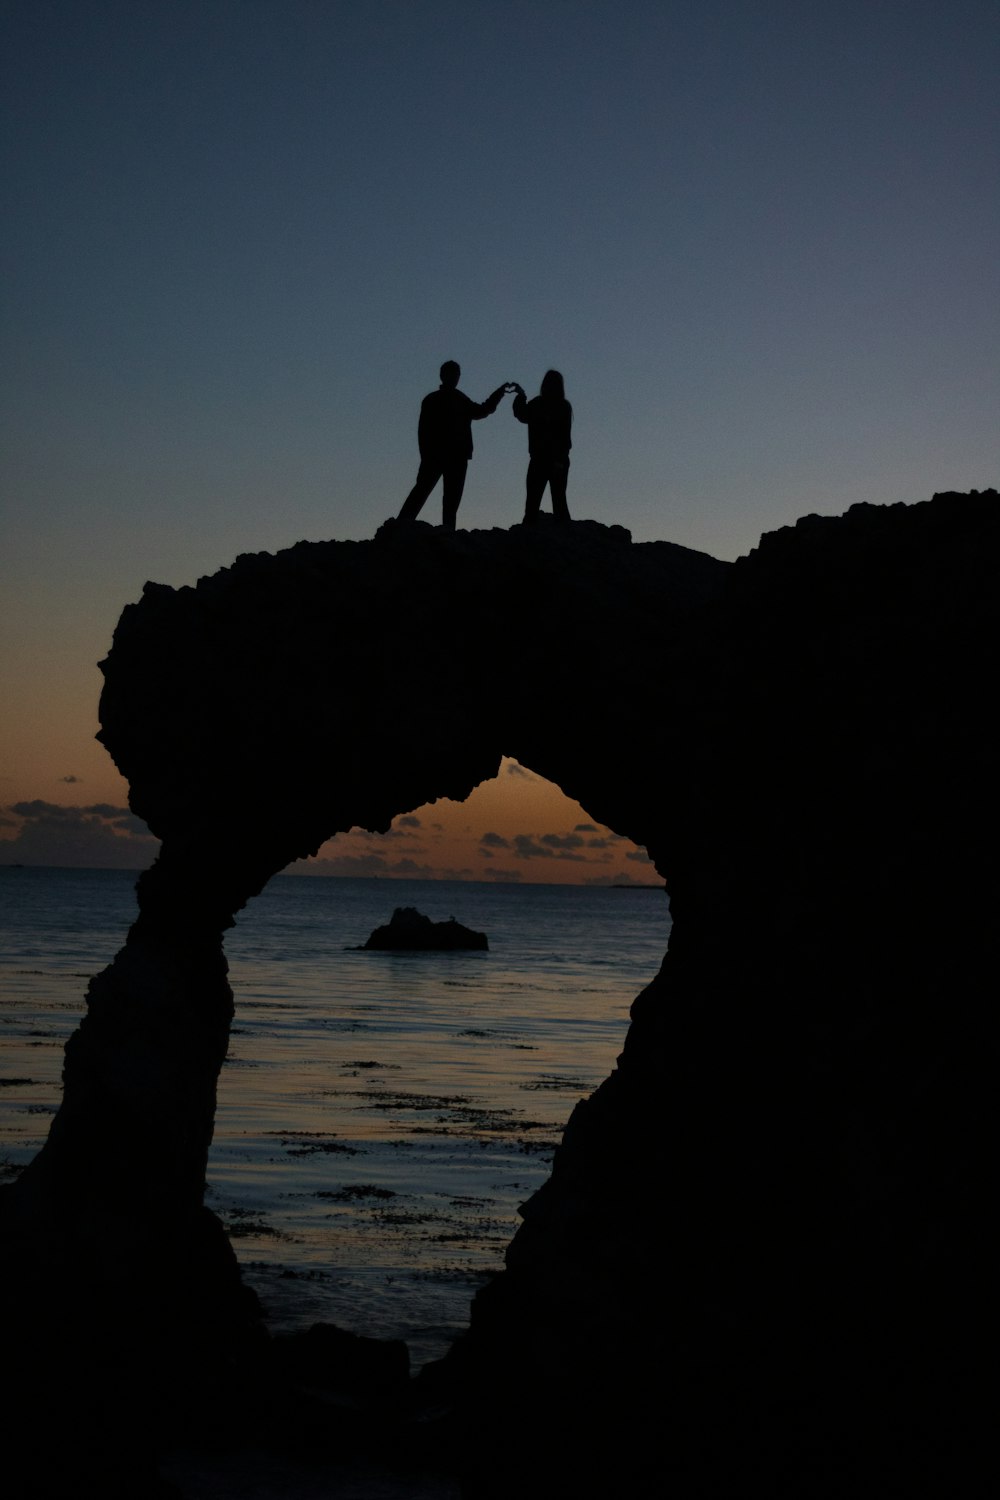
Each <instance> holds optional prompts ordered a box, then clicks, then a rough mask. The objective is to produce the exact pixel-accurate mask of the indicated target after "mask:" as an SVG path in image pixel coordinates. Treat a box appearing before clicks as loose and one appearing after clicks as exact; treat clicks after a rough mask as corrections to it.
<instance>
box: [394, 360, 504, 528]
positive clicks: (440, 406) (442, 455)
mask: <svg viewBox="0 0 1000 1500" xmlns="http://www.w3.org/2000/svg"><path fill="white" fill-rule="evenodd" d="M461 373H462V371H461V369H460V368H459V366H458V365H457V364H456V363H455V361H454V360H453V359H448V360H445V362H444V364H443V365H442V366H441V384H440V386H439V388H438V389H437V390H436V391H431V393H430V395H429V396H425V397H424V399H423V401H422V402H421V405H420V423H419V426H418V427H417V442H418V444H419V447H420V468H419V469H418V470H417V482H416V484H415V485H414V486H413V488H412V490H411V491H410V493H409V494H408V495H407V497H406V499H405V500H404V501H403V508H402V510H401V511H400V512H399V519H400V520H401V521H413V520H415V519H416V517H417V516H418V515H419V514H420V508H421V506H422V505H423V503H424V501H425V500H426V499H427V496H428V495H429V494H430V492H431V490H432V489H433V488H434V486H435V485H436V484H437V482H438V480H439V479H440V480H442V481H443V484H442V510H441V524H442V525H443V526H447V527H448V528H449V530H451V531H454V530H455V518H456V516H457V515H458V507H459V504H460V503H461V499H462V491H463V489H464V488H465V471H466V469H467V468H468V467H469V459H470V458H471V457H472V424H473V422H477V421H478V420H479V419H480V417H488V416H491V415H492V413H493V412H495V411H496V409H497V407H498V406H499V405H500V401H501V399H502V397H503V395H504V393H505V391H506V389H507V386H506V385H501V386H498V387H497V389H496V390H495V391H494V392H493V394H492V396H487V398H486V400H485V401H483V402H482V403H481V404H479V403H477V402H475V401H471V400H470V399H469V397H468V396H466V395H465V394H464V392H462V391H460V390H459V389H458V380H459V376H460V375H461Z"/></svg>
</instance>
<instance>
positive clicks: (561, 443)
mask: <svg viewBox="0 0 1000 1500" xmlns="http://www.w3.org/2000/svg"><path fill="white" fill-rule="evenodd" d="M511 384H512V385H513V388H514V391H515V393H516V394H515V396H514V402H513V408H512V410H513V412H514V415H515V417H516V418H517V420H518V421H519V422H524V423H526V424H527V428H528V474H527V478H526V481H525V488H526V494H525V502H524V519H525V521H526V522H531V521H535V520H537V519H538V514H539V511H540V510H541V505H542V496H543V494H544V493H545V486H546V485H548V487H549V493H550V494H551V496H552V514H553V515H554V516H555V518H556V520H557V521H568V520H569V519H570V515H569V507H568V506H567V504H566V481H567V480H568V478H569V450H570V448H572V446H573V440H572V437H571V436H570V434H571V431H572V427H573V408H572V407H571V406H570V404H569V402H568V401H567V400H566V389H565V386H564V384H563V378H562V376H561V375H560V373H559V371H558V370H547V371H546V372H545V376H544V378H543V380H542V385H541V389H540V391H539V393H538V395H537V396H535V397H534V399H533V400H531V401H529V400H528V398H527V397H526V396H525V394H524V391H523V389H522V388H521V386H519V385H518V384H517V383H516V381H512V382H511Z"/></svg>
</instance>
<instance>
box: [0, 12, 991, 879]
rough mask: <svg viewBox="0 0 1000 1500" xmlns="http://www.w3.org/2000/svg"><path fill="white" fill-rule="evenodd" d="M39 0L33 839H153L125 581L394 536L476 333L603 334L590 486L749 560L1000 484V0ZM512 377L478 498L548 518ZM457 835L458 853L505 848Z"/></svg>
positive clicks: (11, 597)
mask: <svg viewBox="0 0 1000 1500" xmlns="http://www.w3.org/2000/svg"><path fill="white" fill-rule="evenodd" d="M0 27H2V33H3V34H2V36H0V46H2V52H3V59H4V60H3V64H2V68H3V76H2V89H3V108H4V111H5V117H6V118H5V123H4V131H3V188H4V205H3V207H4V217H5V225H6V227H5V233H4V236H3V244H2V272H3V330H2V332H3V345H4V350H5V355H4V366H3V388H2V406H3V412H2V415H3V428H4V434H5V457H4V460H3V471H2V485H3V490H2V493H3V508H4V519H3V546H2V549H0V609H2V622H0V627H2V631H3V659H2V666H0V672H2V678H0V702H2V705H3V716H2V722H0V808H5V809H6V811H4V812H0V836H7V837H12V836H15V835H18V834H19V833H20V832H21V830H22V829H24V828H26V827H28V826H29V825H30V824H31V821H32V819H31V814H30V813H27V814H26V813H25V812H24V811H23V809H25V808H30V807H35V808H36V814H35V821H36V823H37V822H39V821H40V820H42V819H43V818H44V817H48V818H49V819H50V821H52V820H55V821H58V820H59V819H60V818H61V820H62V823H63V825H64V829H65V831H66V839H67V840H68V841H71V837H72V839H76V840H77V843H76V844H75V845H74V847H75V848H76V849H77V850H78V852H79V851H80V850H84V851H85V850H86V848H88V847H90V846H89V845H87V844H86V837H87V834H86V830H87V828H90V829H91V830H93V828H94V827H96V826H97V825H100V827H101V829H103V833H101V835H100V837H98V836H97V835H94V838H93V839H92V841H91V842H92V844H93V845H94V847H96V843H94V840H96V841H97V842H100V839H102V838H105V835H106V837H107V838H113V839H115V840H116V845H115V847H114V848H113V849H112V853H114V854H115V855H119V854H120V852H121V851H120V850H119V849H118V848H117V844H118V843H121V841H122V840H126V841H127V840H130V839H133V838H135V837H136V836H137V835H136V832H135V829H134V827H133V826H132V825H131V824H129V823H128V822H126V821H122V817H121V815H120V814H119V813H118V812H116V811H115V810H116V809H122V808H123V807H124V804H125V797H126V791H125V787H124V784H123V783H122V781H121V779H120V777H118V775H117V773H116V772H115V771H114V768H113V766H112V765H111V764H110V761H109V760H108V758H107V756H106V755H105V753H104V751H103V750H102V749H101V748H100V747H99V746H98V745H96V744H95V743H94V741H93V734H94V731H95V729H96V704H97V696H98V692H99V689H100V678H99V674H98V673H97V670H96V666H95V663H96V662H97V661H98V660H99V659H100V657H101V656H103V655H104V654H105V652H106V651H107V648H108V645H109V643H110V639H111V633H112V630H113V628H114V623H115V620H116V619H117V616H118V614H119V613H120V610H121V608H122V606H123V605H124V604H125V603H126V602H128V601H129V600H132V599H135V598H136V597H138V595H139V593H140V591H141V588H142V584H143V583H144V582H145V580H146V579H147V578H152V579H156V580H158V581H160V582H166V583H172V584H175V585H179V584H182V583H190V582H193V581H194V580H195V579H197V578H198V577H199V576H200V575H202V574H204V573H209V572H214V571H215V570H216V569H217V568H218V567H220V566H224V565H225V564H227V563H228V562H230V561H231V560H232V559H233V557H235V556H236V555H237V554H238V553H240V552H246V551H258V550H262V549H267V550H269V551H274V550H276V549H277V548H280V547H284V546H288V545H290V544H292V543H294V542H296V541H298V540H300V539H301V538H304V537H305V538H311V539H322V538H328V537H342V538H361V537H366V536H370V535H372V533H373V532H374V531H375V529H376V528H377V526H378V525H379V524H380V523H381V521H382V520H384V519H385V517H386V516H388V515H390V514H394V513H395V512H396V511H397V510H398V508H399V505H400V503H401V501H402V499H403V497H404V496H405V494H406V493H407V491H408V489H409V487H410V485H411V484H412V482H413V478H414V476H415V472H416V463H417V453H416V418H417V411H418V407H419V402H420V399H421V397H422V396H423V395H424V394H425V393H426V391H428V390H430V389H431V388H432V387H433V386H434V385H435V384H436V378H437V368H438V366H439V364H440V363H441V361H442V360H443V359H445V358H454V359H457V360H459V362H460V363H461V365H462V367H463V377H462V386H463V388H464V389H465V390H466V391H468V392H469V394H470V395H472V396H474V397H476V398H482V397H483V396H485V395H486V394H487V393H488V392H489V391H490V390H491V389H492V388H493V387H494V386H495V385H497V384H498V383H499V382H500V381H502V380H506V379H516V380H519V381H520V382H521V383H522V384H524V385H525V386H526V387H527V389H528V391H529V393H533V392H534V391H535V390H537V387H538V382H539V380H540V378H541V375H542V374H543V373H544V371H545V369H546V368H547V367H548V366H550V365H554V366H556V367H557V368H559V369H561V370H562V371H563V373H564V375H565V378H566V387H567V394H568V396H569V397H570V399H571V401H572V402H573V405H574V410H575V428H574V448H573V468H572V471H571V475H570V490H569V499H570V506H571V509H572V511H573V514H574V515H578V516H593V517H596V518H598V519H601V520H608V521H615V522H619V523H621V524H623V525H625V526H627V527H628V528H629V529H630V530H631V532H632V534H633V536H634V537H635V539H636V540H647V539H652V538H661V537H664V538H669V539H670V540H673V541H676V542H680V543H682V544H684V545H686V546H689V547H695V548H700V549H702V550H705V551H709V552H712V553H714V554H715V555H716V556H719V557H727V558H731V557H735V556H738V555H739V554H740V553H743V552H745V551H747V550H748V549H749V548H751V547H752V546H753V545H754V544H755V542H756V540H757V538H758V536H759V534H760V533H761V531H764V530H772V529H774V528H775V527H777V526H781V525H784V524H786V523H788V522H790V521H793V520H794V519H795V518H796V517H797V516H798V515H800V514H803V513H804V512H807V511H819V512H822V513H830V514H835V513H839V512H841V511H843V510H844V509H846V508H847V506H848V505H850V504H852V503H853V502H855V501H857V500H872V501H876V502H893V501H900V500H902V501H910V502H912V501H917V500H920V499H924V498H927V497H928V496H930V495H931V494H932V493H933V492H934V491H935V490H941V489H968V488H980V489H981V488H985V487H987V486H989V485H994V484H996V483H997V482H998V475H1000V439H998V431H1000V424H998V422H997V415H998V410H1000V401H998V385H1000V381H998V361H997V354H996V351H997V349H998V348H1000V327H998V323H1000V271H998V267H1000V255H998V249H1000V194H998V175H997V168H998V160H1000V151H998V145H1000V110H998V96H1000V91H998V89H997V86H996V80H997V78H998V76H1000V7H998V6H997V4H996V3H995V0H949V3H947V4H945V3H944V0H825V3H814V0H697V3H695V0H685V3H673V0H660V3H655V4H654V3H644V0H631V3H629V4H626V5H622V4H620V3H607V0H594V3H590V0H535V3H530V4H527V3H521V0H510V3H501V4H494V3H489V4H487V3H480V0H462V3H458V0H454V3H453V0H407V3H402V0H377V3H371V0H369V3H362V0H349V3H340V0H196V3H195V0H190V3H189V0H86V3H83V0H7V3H5V4H4V6H3V7H2V10H0ZM508 408H509V402H505V403H504V406H503V407H502V408H501V410H500V411H499V412H498V413H497V415H496V416H494V417H493V418H491V419H490V420H489V421H487V422H485V423H482V424H480V425H479V426H478V427H477V429H476V450H477V451H476V456H475V458H474V460H473V463H472V465H471V467H470V473H469V481H468V485H467V488H466V498H465V500H464V502H463V505H462V510H461V513H460V524H464V525H466V526H492V525H504V526H505V525H508V524H510V523H512V522H513V521H516V520H517V519H518V518H519V516H520V514H521V510H522V504H523V501H522V495H523V475H524V468H525V461H526V455H525V435H524V429H523V428H522V427H520V426H519V425H518V424H517V423H515V422H514V421H513V420H512V419H511V417H510V413H509V409H508ZM439 504H440V502H439V500H438V497H437V496H434V497H432V499H431V501H429V502H428V508H427V511H426V514H427V515H428V517H429V518H430V519H432V520H437V519H438V516H439ZM623 732H627V726H623ZM505 775H507V782H508V783H509V782H512V781H516V780H518V778H517V776H516V774H514V775H511V774H509V773H506V772H505ZM501 784H502V787H503V790H504V795H505V796H506V795H507V791H508V790H509V787H508V785H507V783H505V782H504V777H503V776H502V777H501ZM272 790H273V789H270V788H267V787H262V788H261V795H262V797H267V796H268V795H271V794H272ZM14 808H21V809H22V811H21V812H17V811H11V809H14ZM51 808H55V809H62V812H61V813H60V812H56V813H51V814H50V813H48V812H44V813H43V812H42V811H38V809H51ZM73 809H78V810H79V811H78V812H76V813H74V812H73V811H72V810H73ZM438 811H439V812H440V811H441V809H440V807H439V809H438ZM488 811H489V809H488V808H484V810H483V818H486V817H487V813H488ZM577 812H578V815H576V816H575V822H572V821H568V820H569V819H570V817H571V812H570V810H568V809H567V808H565V807H562V806H558V805H557V804H556V803H555V802H551V803H550V804H549V806H548V809H547V811H546V813H545V816H544V818H543V821H542V822H540V823H537V825H535V824H531V823H530V820H528V821H525V822H524V823H523V827H520V826H519V827H515V826H514V823H516V822H517V820H516V819H515V820H514V823H511V824H510V825H509V826H507V827H506V832H505V831H504V830H503V829H497V828H493V827H492V826H491V825H490V824H489V823H486V824H485V825H484V826H482V827H479V826H478V824H477V827H476V829H473V830H472V832H474V833H476V834H477V837H478V834H479V833H483V832H496V833H497V834H498V836H500V837H504V838H508V839H509V838H510V836H511V835H516V834H517V833H523V834H524V835H525V836H529V835H533V836H535V837H536V838H537V837H539V836H540V835H541V834H543V833H550V834H552V836H553V837H554V838H555V837H561V836H564V835H565V836H567V837H568V836H569V835H571V834H572V833H573V830H574V827H575V823H585V822H586V821H587V820H586V816H585V814H582V813H580V812H579V810H577ZM417 815H418V816H420V818H421V830H422V831H423V833H424V834H426V832H427V829H429V828H430V826H431V823H432V822H433V821H439V822H442V819H441V818H440V817H437V816H436V815H435V816H434V817H432V815H431V814H426V817H425V814H424V812H423V810H418V812H417ZM461 816H462V815H461V814H455V818H456V820H459V821H460V818H461ZM531 817H532V818H536V817H542V814H541V813H539V811H538V809H537V808H535V809H534V811H532V813H531ZM26 820H27V821H26ZM47 826H48V825H47ZM442 826H444V824H443V823H442ZM456 827H457V823H456ZM81 829H82V830H83V832H82V833H81ZM401 831H402V830H401ZM405 831H408V832H410V833H414V834H415V833H416V832H418V831H420V830H417V829H415V828H412V827H411V828H409V829H408V830H405ZM29 832H30V829H29ZM594 836H595V837H600V836H601V835H600V834H597V835H594ZM461 837H465V835H461ZM81 838H82V839H83V840H84V842H83V843H81V842H80V839H81ZM455 840H456V842H454V844H453V845H451V846H449V850H448V854H447V858H446V856H445V851H444V848H443V845H442V846H441V848H439V849H438V851H437V853H435V852H434V848H433V847H432V842H433V841H430V840H429V838H425V846H426V847H425V853H427V856H428V858H431V857H432V856H433V857H432V863H431V865H429V866H428V868H440V869H444V868H448V869H465V868H472V866H471V865H470V860H469V858H467V857H466V855H468V853H469V850H468V848H465V847H464V846H463V848H460V847H459V845H460V843H461V838H460V837H459V833H458V832H456V834H455ZM105 842H106V840H105ZM46 847H49V848H58V839H57V836H56V834H55V833H53V834H52V835H51V841H50V844H49V845H47V846H46ZM66 847H69V843H67V845H66ZM136 847H137V848H138V847H140V846H138V845H137V846H136ZM477 847H478V844H477ZM549 847H550V848H556V847H557V846H556V845H554V844H553V845H550V846H549ZM564 847H565V851H566V853H567V854H568V853H571V852H572V848H571V846H568V845H567V846H564ZM463 849H464V852H463ZM496 852H497V853H501V854H503V853H505V852H509V851H503V850H501V849H500V847H499V846H497V847H496ZM336 857H337V858H338V859H339V858H341V854H337V855H336ZM385 857H386V858H389V856H388V855H386V856H385ZM138 862H139V863H141V862H142V858H140V859H139V861H138ZM417 862H419V861H417ZM424 862H425V863H426V861H424ZM539 862H540V861H539ZM487 863H489V861H487ZM493 863H496V860H495V859H494V861H493ZM549 863H551V864H556V863H564V864H565V865H566V866H570V865H572V864H574V861H572V860H569V859H566V860H565V861H557V860H554V859H553V860H550V861H549ZM522 864H523V865H524V867H525V868H526V869H528V868H531V869H534V868H535V866H534V865H533V863H532V860H531V858H530V857H528V858H525V859H523V860H522ZM552 873H553V875H555V874H557V873H564V872H556V871H553V872H552ZM577 874H579V872H577Z"/></svg>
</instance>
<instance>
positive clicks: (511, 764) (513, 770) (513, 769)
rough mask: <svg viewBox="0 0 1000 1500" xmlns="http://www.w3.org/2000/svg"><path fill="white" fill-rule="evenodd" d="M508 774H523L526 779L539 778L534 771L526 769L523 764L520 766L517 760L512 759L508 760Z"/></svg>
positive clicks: (534, 779) (533, 779) (535, 779)
mask: <svg viewBox="0 0 1000 1500" xmlns="http://www.w3.org/2000/svg"><path fill="white" fill-rule="evenodd" d="M507 775H508V776H523V777H524V779H525V781H537V780H538V777H537V776H534V775H532V773H531V772H530V771H526V770H525V769H524V767H523V766H519V765H518V763H517V761H516V760H511V761H508V762H507Z"/></svg>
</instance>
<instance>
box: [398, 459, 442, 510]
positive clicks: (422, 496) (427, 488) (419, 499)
mask: <svg viewBox="0 0 1000 1500" xmlns="http://www.w3.org/2000/svg"><path fill="white" fill-rule="evenodd" d="M440 478H441V465H440V463H438V462H435V461H432V460H431V459H427V458H422V459H421V460H420V468H419V469H418V470H417V482H416V484H415V485H414V486H413V488H412V490H411V491H410V493H409V494H408V495H407V497H406V499H405V500H404V501H403V508H402V510H401V511H400V512H399V519H400V520H401V521H415V520H416V518H417V516H419V514H420V509H421V506H422V505H423V503H424V501H425V500H426V499H427V496H428V495H429V494H430V492H431V490H432V489H433V488H434V486H435V485H436V484H437V482H438V480H439V479H440Z"/></svg>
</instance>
